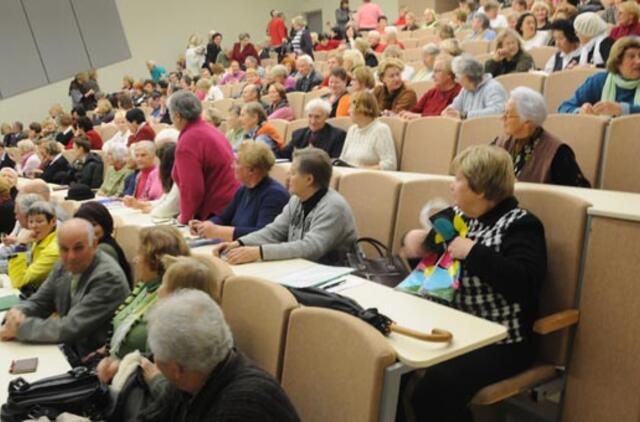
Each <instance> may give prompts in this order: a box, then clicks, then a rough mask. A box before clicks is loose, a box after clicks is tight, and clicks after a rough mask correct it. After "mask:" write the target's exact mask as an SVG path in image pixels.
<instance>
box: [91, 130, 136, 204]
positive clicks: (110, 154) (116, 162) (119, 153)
mask: <svg viewBox="0 0 640 422" xmlns="http://www.w3.org/2000/svg"><path fill="white" fill-rule="evenodd" d="M104 151H105V152H106V164H107V173H106V174H105V176H104V181H103V182H102V186H100V189H98V195H102V196H120V195H121V194H122V191H123V190H124V179H126V177H127V176H128V175H129V174H130V173H131V170H130V169H129V168H128V167H127V160H128V159H129V150H127V146H126V144H122V143H112V144H110V145H109V146H108V147H107V149H106V150H104Z"/></svg>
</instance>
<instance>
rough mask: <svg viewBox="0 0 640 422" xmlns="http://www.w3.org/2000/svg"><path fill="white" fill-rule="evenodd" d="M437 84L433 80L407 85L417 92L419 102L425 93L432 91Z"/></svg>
mask: <svg viewBox="0 0 640 422" xmlns="http://www.w3.org/2000/svg"><path fill="white" fill-rule="evenodd" d="M435 84H436V83H435V82H433V81H432V80H428V81H420V82H409V83H408V84H407V87H408V88H410V89H413V90H414V91H415V92H416V96H417V97H418V100H419V99H420V98H421V97H422V96H423V95H424V93H425V92H427V91H428V90H430V89H431V88H433V87H434V86H435Z"/></svg>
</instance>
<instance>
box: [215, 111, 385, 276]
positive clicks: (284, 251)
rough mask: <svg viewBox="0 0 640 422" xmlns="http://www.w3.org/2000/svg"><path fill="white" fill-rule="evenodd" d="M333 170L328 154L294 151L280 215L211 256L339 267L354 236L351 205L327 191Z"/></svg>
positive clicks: (221, 246)
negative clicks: (286, 197)
mask: <svg viewBox="0 0 640 422" xmlns="http://www.w3.org/2000/svg"><path fill="white" fill-rule="evenodd" d="M371 103H372V104H375V101H374V100H373V99H372V101H371ZM332 170H333V168H332V166H331V161H330V159H329V156H328V155H327V153H326V152H324V151H322V150H320V149H318V148H305V149H302V150H297V151H296V152H295V153H294V156H293V162H292V163H291V169H290V176H289V192H290V193H291V194H292V196H291V199H290V200H289V203H288V204H287V205H286V206H285V207H284V209H283V210H282V213H281V214H280V215H279V216H278V217H276V219H275V220H274V221H273V223H271V224H269V225H268V226H266V227H264V228H262V229H261V230H258V231H256V232H253V233H251V234H248V235H246V236H242V237H240V238H238V239H237V240H235V241H234V242H224V243H221V244H219V245H217V246H216V247H215V248H214V251H213V253H214V255H219V254H220V253H225V254H226V258H227V261H228V262H229V263H230V264H242V263H245V262H253V261H258V260H263V261H273V260H278V259H293V258H304V259H308V260H311V261H317V262H320V263H324V264H334V265H336V264H340V263H342V262H343V260H344V257H345V254H346V253H347V252H351V251H354V250H355V248H356V245H355V242H356V240H357V238H358V234H357V232H356V225H355V219H354V217H353V214H352V212H351V208H350V207H349V204H347V202H346V201H345V200H344V198H343V197H342V196H341V195H340V194H339V193H338V192H336V191H335V190H333V189H332V188H330V187H329V183H330V181H331V172H332Z"/></svg>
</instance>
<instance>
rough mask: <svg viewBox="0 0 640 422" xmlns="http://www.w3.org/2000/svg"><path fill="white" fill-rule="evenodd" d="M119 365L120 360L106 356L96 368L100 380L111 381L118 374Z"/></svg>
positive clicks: (106, 382) (105, 382)
mask: <svg viewBox="0 0 640 422" xmlns="http://www.w3.org/2000/svg"><path fill="white" fill-rule="evenodd" d="M119 366H120V361H119V360H117V359H113V358H111V357H106V358H104V359H102V360H101V361H100V363H99V364H98V367H97V368H96V374H97V375H98V378H99V379H100V381H102V382H103V383H104V384H108V383H110V382H111V380H112V379H113V377H115V376H116V373H117V372H118V367H119Z"/></svg>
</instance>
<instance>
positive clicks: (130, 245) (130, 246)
mask: <svg viewBox="0 0 640 422" xmlns="http://www.w3.org/2000/svg"><path fill="white" fill-rule="evenodd" d="M140 230H142V226H141V225H139V224H123V225H122V226H120V227H119V228H118V230H117V231H116V233H115V237H114V238H115V239H116V242H118V244H119V245H120V247H121V248H122V252H124V255H125V256H126V257H127V261H128V262H129V264H130V265H131V268H134V265H133V259H134V258H135V256H136V254H137V253H138V248H139V247H140Z"/></svg>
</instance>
